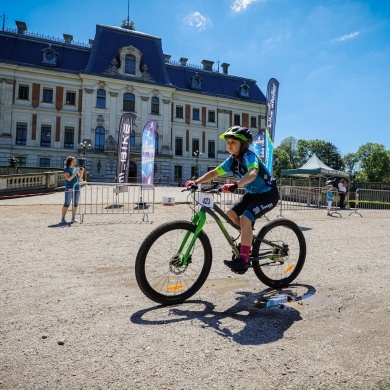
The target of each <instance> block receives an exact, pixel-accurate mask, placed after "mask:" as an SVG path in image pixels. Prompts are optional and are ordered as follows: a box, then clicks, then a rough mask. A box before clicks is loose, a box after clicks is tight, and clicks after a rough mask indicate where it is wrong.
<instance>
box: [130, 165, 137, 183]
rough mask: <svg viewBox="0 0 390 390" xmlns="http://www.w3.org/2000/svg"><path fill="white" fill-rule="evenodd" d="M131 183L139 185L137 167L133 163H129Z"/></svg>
mask: <svg viewBox="0 0 390 390" xmlns="http://www.w3.org/2000/svg"><path fill="white" fill-rule="evenodd" d="M129 183H137V165H136V164H135V163H134V162H133V161H130V163H129Z"/></svg>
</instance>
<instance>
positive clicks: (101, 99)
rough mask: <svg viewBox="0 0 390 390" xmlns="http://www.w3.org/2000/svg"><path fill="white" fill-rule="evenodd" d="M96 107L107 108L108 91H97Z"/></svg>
mask: <svg viewBox="0 0 390 390" xmlns="http://www.w3.org/2000/svg"><path fill="white" fill-rule="evenodd" d="M96 107H99V108H106V91H105V90H104V89H98V90H97V95H96Z"/></svg>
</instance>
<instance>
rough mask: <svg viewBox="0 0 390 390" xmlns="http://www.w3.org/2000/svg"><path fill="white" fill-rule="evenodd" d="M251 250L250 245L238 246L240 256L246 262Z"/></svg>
mask: <svg viewBox="0 0 390 390" xmlns="http://www.w3.org/2000/svg"><path fill="white" fill-rule="evenodd" d="M250 252H251V247H250V246H246V245H241V246H240V257H241V258H242V259H243V260H244V261H245V263H247V262H248V261H249V254H250Z"/></svg>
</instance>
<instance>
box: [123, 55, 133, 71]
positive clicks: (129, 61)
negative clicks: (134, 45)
mask: <svg viewBox="0 0 390 390" xmlns="http://www.w3.org/2000/svg"><path fill="white" fill-rule="evenodd" d="M125 73H129V74H135V56H133V55H132V54H126V56H125Z"/></svg>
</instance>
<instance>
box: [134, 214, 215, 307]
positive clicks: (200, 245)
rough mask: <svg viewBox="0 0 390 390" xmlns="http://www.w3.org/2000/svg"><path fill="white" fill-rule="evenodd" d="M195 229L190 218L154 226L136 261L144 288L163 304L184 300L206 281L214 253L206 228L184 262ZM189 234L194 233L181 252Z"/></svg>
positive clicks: (139, 282) (142, 288)
mask: <svg viewBox="0 0 390 390" xmlns="http://www.w3.org/2000/svg"><path fill="white" fill-rule="evenodd" d="M195 229H196V226H195V225H193V224H192V223H189V222H187V221H174V222H168V223H165V224H163V225H161V226H159V227H158V228H157V229H155V230H153V231H152V232H151V233H150V234H149V235H148V236H147V237H146V239H145V241H144V242H143V243H142V245H141V247H140V249H139V251H138V254H137V258H136V261H135V276H136V279H137V283H138V285H139V287H140V289H141V291H142V292H143V293H144V294H145V295H146V296H147V297H148V298H149V299H151V300H152V301H154V302H157V303H161V304H163V305H174V304H178V303H181V302H183V301H185V300H186V299H188V298H190V297H191V296H192V295H194V294H195V293H196V292H197V291H198V290H199V289H200V288H201V287H202V285H203V283H204V282H205V281H206V279H207V277H208V275H209V272H210V269H211V263H212V257H213V256H212V249H211V244H210V240H209V238H208V237H207V235H206V234H205V233H204V232H203V231H201V232H200V233H199V235H198V237H197V239H196V241H195V243H194V245H193V247H192V248H191V252H190V258H189V262H188V264H187V265H186V266H184V265H181V264H180V262H181V260H182V259H183V254H184V253H185V252H186V250H187V248H188V245H189V243H190V241H191V239H192V237H193V234H194V232H195ZM186 234H190V237H189V239H188V240H187V244H186V246H185V248H184V249H183V250H182V252H181V253H178V250H179V248H180V246H181V244H182V242H183V239H184V237H185V236H186Z"/></svg>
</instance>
